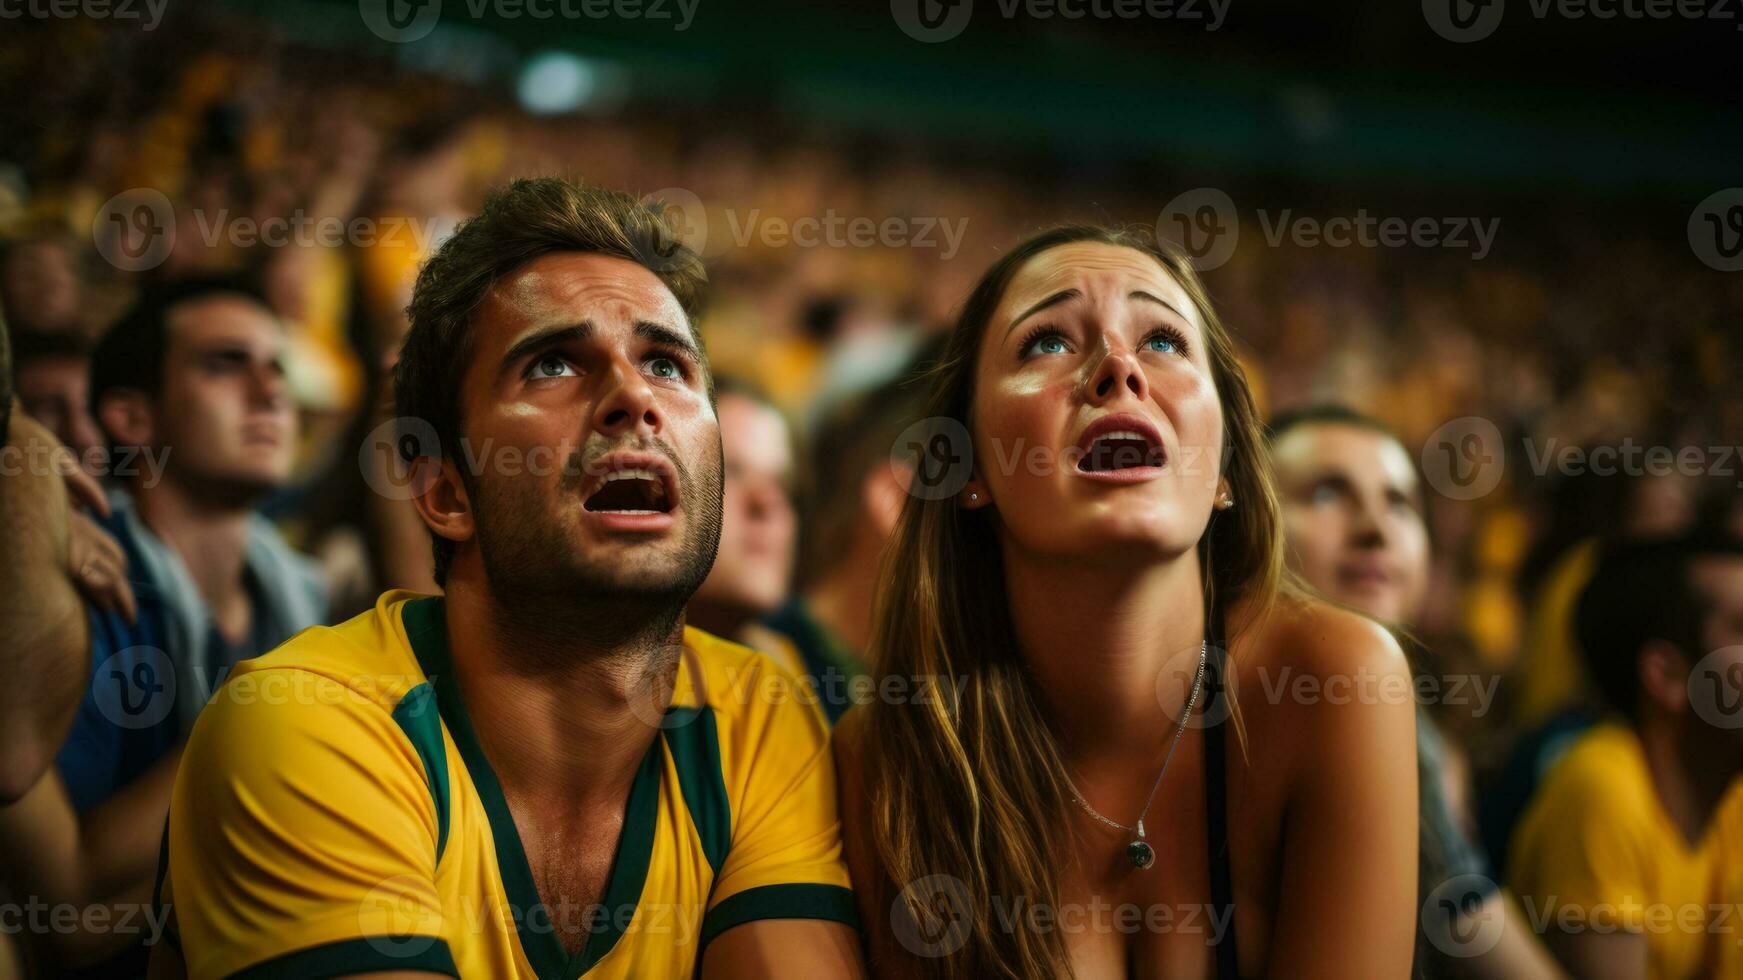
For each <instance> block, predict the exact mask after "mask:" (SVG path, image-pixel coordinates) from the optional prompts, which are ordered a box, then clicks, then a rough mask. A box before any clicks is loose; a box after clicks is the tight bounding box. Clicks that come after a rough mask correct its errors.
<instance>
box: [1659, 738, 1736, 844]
mask: <svg viewBox="0 0 1743 980" xmlns="http://www.w3.org/2000/svg"><path fill="white" fill-rule="evenodd" d="M1686 725H1687V721H1686V719H1683V718H1679V717H1675V716H1668V715H1659V714H1648V715H1646V716H1645V717H1642V718H1641V719H1640V722H1639V724H1638V725H1636V726H1635V731H1636V732H1637V733H1638V734H1639V736H1640V747H1641V751H1642V752H1643V753H1644V754H1645V756H1646V768H1647V771H1648V772H1649V773H1650V774H1651V776H1652V787H1653V789H1654V790H1655V791H1656V792H1657V793H1658V801H1659V803H1660V805H1662V806H1663V807H1664V812H1665V813H1666V814H1668V815H1669V816H1670V820H1671V823H1673V824H1675V825H1676V828H1677V830H1679V831H1681V833H1682V836H1683V839H1684V840H1686V841H1687V842H1688V843H1689V844H1690V845H1691V846H1694V845H1698V844H1699V843H1700V842H1701V839H1702V838H1703V837H1705V836H1706V832H1707V825H1708V823H1709V822H1710V821H1711V820H1712V817H1713V812H1714V811H1715V810H1717V809H1718V807H1719V801H1720V800H1721V799H1722V798H1723V797H1724V795H1725V791H1726V790H1727V789H1729V787H1730V784H1731V782H1732V779H1733V774H1732V772H1731V770H1730V769H1728V768H1723V767H1715V766H1712V765H1710V764H1707V762H1708V758H1707V757H1708V756H1709V755H1710V754H1711V752H1710V750H1709V751H1703V747H1702V746H1700V745H1698V744H1695V743H1696V742H1697V741H1698V739H1697V738H1691V737H1690V736H1691V734H1692V733H1690V732H1688V731H1687V730H1686Z"/></svg>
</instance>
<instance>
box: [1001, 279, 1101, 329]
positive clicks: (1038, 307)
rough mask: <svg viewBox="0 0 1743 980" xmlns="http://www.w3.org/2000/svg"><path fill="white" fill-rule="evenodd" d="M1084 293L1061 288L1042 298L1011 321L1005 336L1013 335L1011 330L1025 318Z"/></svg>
mask: <svg viewBox="0 0 1743 980" xmlns="http://www.w3.org/2000/svg"><path fill="white" fill-rule="evenodd" d="M1082 295H1083V294H1082V293H1080V292H1078V291H1077V290H1075V289H1061V290H1060V291H1059V292H1057V293H1054V294H1053V295H1051V296H1049V297H1047V298H1046V299H1044V300H1042V301H1041V302H1039V303H1036V304H1035V305H1034V306H1031V307H1029V308H1028V309H1026V310H1024V311H1023V312H1022V313H1021V314H1019V315H1018V316H1017V318H1016V319H1014V320H1012V321H1011V325H1010V326H1008V327H1006V328H1005V336H1007V337H1009V336H1010V335H1011V331H1012V330H1015V329H1017V324H1019V323H1022V322H1023V321H1024V320H1027V319H1028V318H1029V317H1031V316H1034V315H1035V314H1037V313H1039V312H1041V311H1042V310H1044V309H1046V308H1048V307H1049V306H1057V305H1059V304H1060V303H1063V302H1065V301H1066V300H1072V299H1076V298H1078V297H1079V296H1082Z"/></svg>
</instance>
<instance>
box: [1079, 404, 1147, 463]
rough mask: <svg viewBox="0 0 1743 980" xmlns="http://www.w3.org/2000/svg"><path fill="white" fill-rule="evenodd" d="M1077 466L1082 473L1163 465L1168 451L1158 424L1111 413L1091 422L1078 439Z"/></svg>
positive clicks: (1131, 416) (1135, 417)
mask: <svg viewBox="0 0 1743 980" xmlns="http://www.w3.org/2000/svg"><path fill="white" fill-rule="evenodd" d="M1078 451H1079V457H1078V460H1077V469H1078V471H1079V472H1082V473H1113V472H1117V471H1119V470H1129V469H1138V468H1145V467H1160V466H1162V465H1163V464H1164V463H1166V462H1167V461H1168V450H1167V449H1165V448H1163V446H1162V437H1161V435H1160V433H1158V432H1157V431H1156V427H1155V426H1153V425H1151V424H1150V423H1149V422H1147V421H1145V420H1143V419H1141V418H1139V417H1137V416H1133V415H1117V416H1107V417H1104V418H1101V419H1097V420H1096V421H1095V422H1092V423H1090V425H1089V427H1088V428H1087V429H1085V430H1084V433H1083V436H1082V437H1081V438H1080V439H1079V440H1078Z"/></svg>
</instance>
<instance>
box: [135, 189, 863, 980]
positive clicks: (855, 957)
mask: <svg viewBox="0 0 1743 980" xmlns="http://www.w3.org/2000/svg"><path fill="white" fill-rule="evenodd" d="M702 285H703V280H702V265H701V261H700V260H699V259H698V258H697V257H696V255H695V254H694V253H693V252H691V251H690V250H689V249H687V248H685V247H684V246H683V245H682V244H681V243H679V242H677V241H675V240H674V239H673V238H672V236H671V233H670V229H669V228H667V227H666V226H665V225H664V224H663V223H662V220H661V218H660V217H659V215H658V214H657V213H656V212H654V211H653V210H651V209H650V208H648V207H646V206H644V205H642V204H640V203H638V202H637V201H636V200H635V199H634V198H632V197H630V196H629V195H627V194H623V193H620V192H613V191H606V190H601V189H597V188H591V187H583V186H579V185H576V184H573V183H571V182H568V181H564V180H560V179H556V178H542V179H537V180H522V181H516V182H515V183H514V184H512V185H510V186H509V187H508V188H507V189H506V190H504V191H502V192H500V193H498V194H496V195H494V196H492V197H491V198H490V199H489V200H488V201H487V202H486V204H485V207H484V210H483V212H482V213H481V214H480V216H479V217H477V218H474V219H473V220H471V221H469V222H467V223H466V224H465V225H463V226H462V227H461V228H460V230H459V231H457V232H456V233H455V235H454V236H453V237H452V238H450V239H449V240H448V241H447V242H446V243H445V244H444V245H443V246H442V247H441V249H440V250H438V252H437V254H436V255H435V256H434V257H433V258H432V259H431V260H430V262H429V263H428V264H427V265H425V266H424V268H423V270H422V271H421V272H420V273H419V277H418V281H417V285H416V287H415V291H414V295H413V299H412V303H411V307H410V316H411V322H412V327H411V330H410V332H409V333H408V335H407V339H406V344H405V347H404V349H403V350H402V352H401V354H400V358H399V363H398V366H397V368H396V372H397V373H396V376H395V391H396V397H397V401H398V414H399V416H400V417H401V418H408V419H410V418H415V419H424V420H427V421H428V423H429V424H430V425H431V426H432V427H433V429H434V431H435V435H436V439H437V440H438V442H439V447H438V446H428V447H425V446H422V445H419V444H417V443H416V442H415V441H414V443H413V446H414V448H416V449H417V450H418V452H416V453H415V454H414V455H415V457H416V458H415V459H414V460H413V467H414V469H413V484H412V485H413V487H414V488H415V491H416V493H417V496H416V497H415V501H416V504H417V507H418V513H419V515H420V517H421V518H422V520H423V522H424V523H425V525H426V527H427V528H428V530H429V534H430V537H431V541H432V546H433V549H434V557H435V569H436V572H435V577H436V579H437V581H438V582H440V583H441V585H442V586H443V588H444V590H445V593H444V595H443V596H442V597H432V596H416V595H413V594H409V593H405V592H389V593H387V594H385V595H383V596H382V597H381V599H380V600H379V602H378V604H377V605H376V607H375V609H374V610H372V611H371V612H367V613H364V614H363V615H361V616H358V617H356V618H354V619H352V620H350V621H348V622H346V623H344V624H342V625H340V626H338V627H335V628H333V629H317V630H310V631H307V632H305V633H303V634H302V635H301V636H299V637H298V638H297V639H295V640H294V641H292V642H291V643H289V644H286V645H285V646H284V647H282V648H281V649H279V650H278V651H276V652H275V653H274V654H273V656H272V657H269V658H263V659H261V660H258V661H255V662H253V663H251V664H249V665H246V666H245V667H243V668H242V669H241V670H240V671H239V672H238V674H237V675H236V676H233V677H232V679H231V681H230V684H231V685H232V686H235V685H239V684H244V683H258V684H261V685H264V684H266V683H268V682H269V681H270V680H271V679H272V678H274V677H276V678H279V679H280V680H281V681H282V683H283V684H285V685H288V686H290V687H291V688H292V689H299V688H300V689H304V690H307V691H309V692H310V696H309V697H308V698H304V699H291V700H285V699H279V700H269V699H265V698H258V699H249V700H246V701H245V700H244V699H242V698H241V697H236V698H228V697H223V696H220V697H219V698H217V699H216V700H215V701H214V702H213V704H212V706H211V707H210V708H209V709H208V710H207V711H206V712H205V713H204V714H203V715H202V716H201V719H200V722H199V724H198V725H197V726H196V728H195V730H194V733H193V735H192V737H191V738H190V740H189V743H188V748H187V752H186V758H185V759H184V762H183V766H182V769H181V773H180V776H179V777H178V779H177V781H176V787H175V798H174V802H173V804H172V807H171V811H170V826H169V832H168V839H167V843H166V847H167V849H168V873H167V877H166V878H165V879H164V881H163V892H162V894H161V895H160V898H161V899H162V900H163V901H165V902H169V903H171V904H172V905H173V907H174V910H175V911H174V918H173V926H172V935H174V936H176V937H177V942H176V943H174V944H173V945H172V944H169V943H165V944H160V945H159V946H158V947H157V952H156V955H155V956H154V960H153V964H152V966H153V970H154V971H158V972H157V973H154V975H163V976H174V975H178V974H181V973H186V974H187V975H190V976H193V977H199V978H205V977H219V976H230V975H232V974H234V973H236V972H238V971H243V970H258V971H265V972H275V973H283V974H288V975H293V976H301V975H306V974H308V973H310V972H314V971H316V970H322V971H328V972H337V973H368V972H376V971H394V972H404V973H408V974H419V973H420V972H421V974H424V975H428V974H445V975H451V976H465V977H472V976H523V975H527V974H528V973H532V974H536V975H540V976H554V975H558V974H562V975H578V974H581V973H585V972H588V971H589V970H594V969H597V970H598V971H599V973H600V974H601V975H606V976H626V977H627V976H650V977H652V976H658V977H678V976H690V975H697V974H700V975H702V976H705V977H722V978H733V977H743V978H749V977H794V978H800V977H806V978H809V977H837V976H839V977H849V976H858V975H860V970H859V968H858V963H859V958H860V957H859V951H858V942H857V940H856V938H855V936H854V932H853V928H852V925H853V900H852V896H851V893H850V892H849V890H848V887H847V886H848V878H847V871H846V868H845V866H844V865H843V863H842V859H841V845H840V836H839V829H838V823H837V819H836V811H835V808H834V800H833V794H832V791H831V790H832V786H833V778H832V777H833V773H832V771H831V767H830V757H829V753H828V752H827V750H826V740H827V737H828V733H827V731H826V729H825V728H824V726H823V724H822V721H821V719H820V718H819V717H818V716H817V714H816V713H815V712H814V711H812V710H811V709H809V708H807V707H805V706H803V705H802V704H800V703H798V702H796V701H793V700H791V699H786V700H776V699H773V698H770V697H765V696H762V693H763V691H764V689H763V687H762V686H761V685H762V682H763V681H766V680H768V679H770V677H771V675H772V674H773V672H775V671H776V670H777V668H776V667H775V666H774V664H773V663H771V662H770V661H769V660H768V659H767V658H765V657H762V656H760V655H758V654H755V653H752V652H751V651H749V650H746V649H745V648H743V647H739V646H737V645H735V644H732V643H728V642H726V641H722V640H719V639H717V638H715V637H711V636H709V635H708V634H706V633H703V632H702V631H700V630H696V629H688V628H686V627H685V626H684V607H685V604H686V603H687V602H688V601H689V600H690V598H691V596H692V594H693V593H694V592H695V590H696V588H697V587H698V586H699V585H700V584H701V583H702V580H703V579H704V578H705V577H706V575H707V572H708V567H709V564H710V562H711V561H712V558H713V555H714V551H715V547H716V545H717V543H718V537H719V533H720V508H721V503H720V497H721V477H722V472H721V471H722V462H721V454H720V433H719V426H718V423H717V421H716V419H715V415H714V410H713V405H712V401H713V399H712V393H711V390H710V389H711V380H710V375H709V369H708V364H707V361H706V359H705V357H704V354H703V351H702V347H701V345H700V343H699V341H698V338H697V334H696V332H695V326H694V322H693V318H694V316H695V311H696V308H697V305H698V303H699V301H700V290H701V287H702ZM436 453H440V456H439V457H438V456H437V455H435V454H436ZM746 690H748V691H749V692H750V694H751V696H748V697H747V696H744V692H745V691H746ZM239 693H240V692H239ZM262 752H265V753H267V754H268V755H270V757H271V758H272V759H273V764H272V765H261V764H260V755H261V753H262ZM261 814H270V815H271V819H260V818H259V817H260V815H261ZM460 909H500V910H502V911H503V913H504V914H502V915H487V916H483V917H474V916H470V915H461V914H455V911H456V910H460ZM655 916H659V917H660V918H657V919H656V918H654V917H655ZM523 964H530V970H529V968H528V967H527V966H523Z"/></svg>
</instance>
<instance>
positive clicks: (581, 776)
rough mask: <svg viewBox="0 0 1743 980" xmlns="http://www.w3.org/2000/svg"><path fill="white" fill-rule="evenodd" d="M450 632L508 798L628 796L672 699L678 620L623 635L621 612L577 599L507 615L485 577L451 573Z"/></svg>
mask: <svg viewBox="0 0 1743 980" xmlns="http://www.w3.org/2000/svg"><path fill="white" fill-rule="evenodd" d="M447 623H448V636H449V642H450V646H451V649H452V651H453V662H454V671H455V674H456V679H457V680H458V681H459V684H460V688H461V691H462V692H463V695H464V697H465V700H466V710H467V713H468V715H470V717H471V719H472V724H473V726H474V727H475V728H476V729H477V731H478V737H479V740H480V741H481V742H482V743H483V746H484V749H485V752H486V754H487V755H489V757H490V763H491V766H492V768H493V769H495V770H496V774H497V777H498V779H500V780H501V782H502V784H503V787H504V789H505V791H508V792H511V793H515V794H517V795H524V796H529V797H538V798H541V799H544V800H546V801H556V800H561V801H566V802H572V803H585V802H588V801H590V800H599V799H607V800H611V799H619V798H621V796H622V794H623V793H625V792H627V790H628V786H629V785H630V783H631V782H632V781H633V779H634V776H635V772H636V768H637V766H638V765H639V764H640V762H641V759H642V756H643V755H644V754H645V753H646V752H647V749H648V746H649V745H650V744H651V743H652V741H653V738H654V736H655V735H656V734H657V732H658V724H659V720H660V718H661V716H662V715H663V714H664V713H665V710H666V707H667V706H668V705H669V704H670V702H671V694H672V685H673V684H674V683H675V681H676V678H677V670H678V659H679V657H680V655H681V654H682V651H683V632H684V622H683V617H682V615H681V613H680V614H679V616H678V617H677V620H676V622H675V623H674V622H669V621H654V622H648V623H645V624H634V623H632V624H629V625H628V626H624V625H623V623H624V617H623V615H622V613H621V611H619V612H617V613H616V614H615V615H614V614H613V612H612V611H608V610H600V609H594V608H592V607H591V606H589V605H587V604H585V603H582V602H576V603H564V604H562V608H558V607H556V606H547V607H544V608H541V609H539V610H536V611H535V610H523V609H508V608H504V607H503V605H502V604H501V603H499V602H498V601H497V599H496V598H495V597H493V596H492V595H491V593H490V590H489V588H488V587H487V586H486V585H485V584H484V583H483V581H481V580H480V579H476V578H472V577H460V578H456V577H454V576H452V575H451V576H450V577H449V581H448V583H447ZM602 623H611V624H613V625H614V626H615V627H616V628H615V629H612V630H611V632H610V634H609V635H607V634H605V633H604V632H603V631H602V629H601V624H602Z"/></svg>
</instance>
